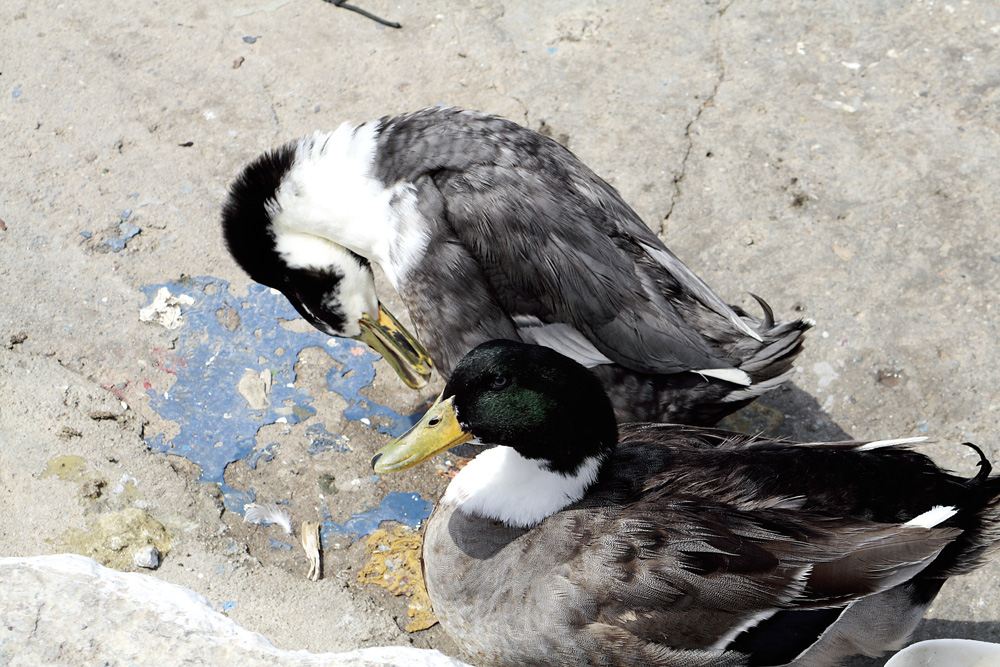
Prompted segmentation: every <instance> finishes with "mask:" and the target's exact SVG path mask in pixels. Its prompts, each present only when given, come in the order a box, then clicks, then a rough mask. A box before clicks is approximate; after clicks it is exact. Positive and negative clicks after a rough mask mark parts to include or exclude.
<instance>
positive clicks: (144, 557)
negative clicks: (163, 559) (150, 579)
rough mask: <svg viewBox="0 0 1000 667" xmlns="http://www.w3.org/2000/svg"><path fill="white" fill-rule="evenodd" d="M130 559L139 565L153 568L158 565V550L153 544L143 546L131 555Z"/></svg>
mask: <svg viewBox="0 0 1000 667" xmlns="http://www.w3.org/2000/svg"><path fill="white" fill-rule="evenodd" d="M132 560H133V561H134V562H135V564H136V565H138V566H139V567H145V568H148V569H150V570H155V569H156V568H158V567H159V566H160V552H159V551H157V550H156V547H154V546H148V547H143V548H142V549H139V550H138V551H136V552H135V553H134V554H133V555H132Z"/></svg>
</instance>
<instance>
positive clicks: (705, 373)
mask: <svg viewBox="0 0 1000 667" xmlns="http://www.w3.org/2000/svg"><path fill="white" fill-rule="evenodd" d="M691 372H692V373H697V374H698V375H701V376H702V377H710V378H716V379H717V380H725V381H726V382H732V383H733V384H739V385H743V386H744V387H749V386H750V385H751V384H753V380H751V379H750V376H749V375H747V374H746V372H744V371H741V370H740V369H738V368H701V369H698V370H695V371H691Z"/></svg>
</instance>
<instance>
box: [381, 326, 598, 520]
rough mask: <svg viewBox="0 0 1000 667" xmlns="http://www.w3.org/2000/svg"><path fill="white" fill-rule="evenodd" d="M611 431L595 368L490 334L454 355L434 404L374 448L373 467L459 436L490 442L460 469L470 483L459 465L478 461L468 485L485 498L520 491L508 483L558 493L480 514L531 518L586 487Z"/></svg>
mask: <svg viewBox="0 0 1000 667" xmlns="http://www.w3.org/2000/svg"><path fill="white" fill-rule="evenodd" d="M617 438H618V427H617V424H616V423H615V416H614V411H613V409H612V407H611V402H610V401H609V400H608V397H607V395H606V394H605V393H604V389H603V387H602V386H601V383H600V381H599V380H598V379H597V378H596V377H595V376H594V375H593V373H591V372H590V371H589V370H587V369H586V368H584V367H583V366H581V365H580V364H578V363H576V362H575V361H573V360H572V359H569V358H568V357H565V356H563V355H561V354H559V353H558V352H556V351H555V350H552V349H549V348H547V347H541V346H537V345H527V344H524V343H518V342H514V341H509V340H495V341H490V342H488V343H483V344H482V345H480V346H479V347H477V348H475V349H474V350H472V351H471V352H469V353H468V354H467V355H466V356H465V357H464V358H463V359H462V361H460V362H459V364H458V366H456V367H455V370H454V372H453V373H452V376H451V379H450V380H449V381H448V384H447V385H446V386H445V389H444V391H443V392H442V394H441V396H440V397H439V398H438V400H437V401H436V402H435V404H434V405H433V406H432V407H431V408H430V409H429V410H428V411H427V413H426V414H425V415H424V416H423V418H421V420H420V421H419V422H418V423H417V424H416V425H414V427H413V428H412V429H410V430H409V431H407V432H406V433H405V434H404V435H403V436H401V437H400V438H398V439H396V440H394V441H392V442H391V443H389V444H388V445H386V446H385V447H383V448H382V449H381V450H379V451H378V452H377V453H376V454H375V456H374V457H373V459H372V467H373V468H374V469H375V471H376V472H394V471H398V470H405V469H407V468H410V467H412V466H415V465H417V464H418V463H420V462H421V461H425V460H426V459H428V458H430V457H431V456H433V455H434V454H437V453H438V452H440V451H443V450H445V449H449V448H451V447H455V446H457V445H459V444H462V443H463V442H469V441H472V440H474V441H477V442H479V443H482V444H486V445H494V446H496V447H495V449H496V450H497V451H496V452H494V451H492V450H490V451H488V452H484V453H483V454H480V456H479V457H477V459H476V461H473V462H472V463H470V464H469V466H467V468H466V469H465V470H463V471H462V473H460V475H461V476H462V477H463V478H465V483H466V485H468V484H469V482H470V480H471V478H472V477H473V475H472V474H467V471H470V469H472V468H473V464H476V467H477V468H478V469H480V470H479V471H478V473H477V474H479V475H480V477H479V479H478V480H477V481H476V482H475V484H474V486H475V487H476V489H477V490H478V491H480V492H482V491H483V490H484V489H486V488H489V489H490V491H489V493H491V494H493V500H492V501H491V504H493V505H499V506H503V505H504V502H501V499H503V498H505V497H507V498H509V497H517V496H518V495H519V494H518V493H517V492H515V491H514V490H515V489H519V488H521V489H523V490H524V491H525V495H527V496H533V495H535V491H537V490H539V486H541V487H546V488H547V489H550V490H556V489H561V490H559V491H558V492H555V491H554V495H555V496H557V497H558V499H552V501H551V502H550V501H544V502H534V501H533V502H534V506H533V508H532V509H531V511H529V512H528V513H527V514H526V515H520V516H514V515H508V514H505V513H504V511H503V510H502V509H501V510H499V511H497V512H487V513H488V514H490V515H495V516H496V518H502V519H504V520H506V521H508V522H509V523H513V524H520V525H531V524H532V523H535V522H537V520H540V519H541V518H544V516H546V515H547V514H543V515H542V516H538V514H539V512H541V511H543V510H540V509H538V508H539V507H543V506H544V508H545V509H544V511H545V512H547V513H551V511H555V509H558V507H556V508H555V509H553V508H552V505H553V504H556V505H559V506H560V507H561V506H565V505H566V504H568V503H569V502H573V501H575V500H577V499H578V498H579V497H581V496H582V495H583V494H584V493H585V491H586V488H587V487H588V486H589V485H590V484H591V483H592V482H593V480H594V479H596V476H597V472H598V470H599V468H600V465H601V463H602V462H603V460H604V459H605V458H606V457H607V455H608V454H609V453H610V452H611V451H612V449H613V448H614V446H615V444H616V442H617ZM484 475H485V477H488V478H489V479H486V478H485V477H484ZM456 482H459V479H458V478H456ZM454 485H455V482H453V486H454ZM460 486H461V485H460ZM525 487H528V488H525ZM564 487H565V488H564ZM449 493H452V490H451V488H449ZM454 493H455V494H458V495H463V494H464V495H468V494H467V493H464V492H462V491H461V489H459V490H457V491H454ZM470 493H471V492H470ZM444 500H445V501H447V500H448V496H447V495H446V497H445V499H444ZM560 503H561V504H560ZM515 514H516V513H515Z"/></svg>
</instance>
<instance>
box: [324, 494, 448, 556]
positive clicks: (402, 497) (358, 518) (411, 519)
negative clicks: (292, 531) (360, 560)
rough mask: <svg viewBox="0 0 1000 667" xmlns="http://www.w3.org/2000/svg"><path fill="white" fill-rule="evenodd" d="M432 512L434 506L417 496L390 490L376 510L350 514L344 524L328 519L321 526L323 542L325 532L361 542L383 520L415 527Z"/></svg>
mask: <svg viewBox="0 0 1000 667" xmlns="http://www.w3.org/2000/svg"><path fill="white" fill-rule="evenodd" d="M432 509H434V503H429V502H427V501H426V500H424V499H423V498H421V497H420V495H419V494H416V493H400V492H398V491H393V492H392V493H388V494H386V496H385V499H383V500H382V502H381V503H379V506H378V507H376V508H375V509H371V510H368V511H367V512H359V513H358V514H352V515H351V518H350V519H348V520H347V521H345V522H344V523H336V522H334V521H333V520H332V519H330V518H327V519H326V520H325V521H324V522H323V526H322V537H323V543H324V545H325V544H326V536H327V534H328V533H333V534H336V535H346V536H349V537H350V538H351V539H360V538H362V537H365V536H366V535H370V534H371V533H372V532H374V531H375V529H376V528H378V527H379V524H381V523H382V522H383V521H397V522H399V523H402V524H404V525H407V526H412V527H413V528H416V527H417V526H419V525H420V522H421V521H423V520H424V519H426V518H427V517H429V516H430V515H431V510H432Z"/></svg>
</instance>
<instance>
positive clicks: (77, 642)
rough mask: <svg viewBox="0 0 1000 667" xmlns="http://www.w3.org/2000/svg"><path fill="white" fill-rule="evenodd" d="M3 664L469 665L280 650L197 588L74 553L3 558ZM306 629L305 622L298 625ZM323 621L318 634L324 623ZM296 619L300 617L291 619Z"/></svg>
mask: <svg viewBox="0 0 1000 667" xmlns="http://www.w3.org/2000/svg"><path fill="white" fill-rule="evenodd" d="M0 590H2V591H3V596H2V597H0V664H3V665H6V664H19V665H43V664H80V660H81V656H86V662H87V663H88V664H103V663H108V664H113V665H128V664H150V656H155V663H156V664H157V665H163V666H165V667H171V666H172V665H192V664H203V665H240V667H257V666H258V665H260V666H263V665H280V666H283V667H284V666H287V667H319V666H320V665H324V666H331V667H346V666H350V667H360V666H361V665H366V666H368V665H370V666H374V667H380V666H384V667H388V666H389V665H408V666H413V667H469V666H468V665H466V664H465V663H463V662H459V661H458V660H454V659H453V658H449V657H448V656H446V655H444V654H442V653H440V652H438V651H428V650H424V649H416V648H410V647H393V646H390V647H384V648H367V649H361V650H358V651H351V652H349V653H310V652H309V651H305V650H301V651H285V650H282V649H279V648H276V647H275V646H274V645H273V644H271V642H269V641H268V640H267V638H266V637H264V636H263V635H261V634H258V633H256V632H250V631H249V630H246V629H244V628H242V627H240V626H239V625H237V624H236V623H235V622H234V621H232V620H231V619H229V618H227V617H226V616H223V615H222V614H220V613H218V612H216V611H215V610H214V609H213V608H212V605H211V603H210V602H209V601H208V600H206V599H205V598H204V597H202V596H201V595H199V594H197V593H195V592H194V591H192V590H189V589H187V588H184V587H182V586H177V585H176V584H171V583H167V582H165V581H160V580H159V579H157V578H155V577H151V576H149V575H146V574H138V573H135V572H118V571H116V570H112V569H109V568H106V567H102V566H101V565H99V564H98V563H97V561H95V560H93V559H92V558H86V557H84V556H77V555H75V554H60V555H57V556H35V557H31V558H0ZM298 621H299V622H303V619H298ZM317 621H318V619H309V622H316V629H317V632H322V631H323V630H322V627H323V625H322V623H319V622H317ZM289 622H296V619H289Z"/></svg>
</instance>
